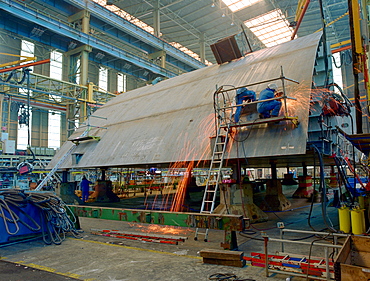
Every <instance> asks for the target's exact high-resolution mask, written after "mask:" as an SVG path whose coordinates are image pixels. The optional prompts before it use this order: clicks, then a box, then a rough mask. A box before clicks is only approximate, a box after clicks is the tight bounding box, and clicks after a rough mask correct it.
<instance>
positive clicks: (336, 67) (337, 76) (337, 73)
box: [332, 52, 343, 89]
mask: <svg viewBox="0 0 370 281" xmlns="http://www.w3.org/2000/svg"><path fill="white" fill-rule="evenodd" d="M340 54H341V53H340V52H339V53H334V54H333V59H332V62H333V67H332V68H333V80H334V83H337V84H338V86H339V87H340V88H341V89H343V79H342V69H341V67H340V65H341V58H340Z"/></svg>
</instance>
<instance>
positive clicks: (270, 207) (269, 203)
mask: <svg viewBox="0 0 370 281" xmlns="http://www.w3.org/2000/svg"><path fill="white" fill-rule="evenodd" d="M270 165H271V179H269V180H267V182H266V196H265V200H264V201H263V202H262V206H261V209H262V210H265V211H284V210H287V209H290V207H291V203H290V202H289V201H288V199H287V198H286V197H285V195H284V194H283V187H282V185H281V182H280V180H278V179H277V170H276V161H275V160H274V161H270Z"/></svg>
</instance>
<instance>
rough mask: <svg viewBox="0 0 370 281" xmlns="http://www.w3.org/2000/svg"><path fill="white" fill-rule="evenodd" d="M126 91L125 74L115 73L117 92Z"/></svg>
mask: <svg viewBox="0 0 370 281" xmlns="http://www.w3.org/2000/svg"><path fill="white" fill-rule="evenodd" d="M126 91H127V76H126V75H124V74H122V73H118V74H117V92H118V93H124V92H126Z"/></svg>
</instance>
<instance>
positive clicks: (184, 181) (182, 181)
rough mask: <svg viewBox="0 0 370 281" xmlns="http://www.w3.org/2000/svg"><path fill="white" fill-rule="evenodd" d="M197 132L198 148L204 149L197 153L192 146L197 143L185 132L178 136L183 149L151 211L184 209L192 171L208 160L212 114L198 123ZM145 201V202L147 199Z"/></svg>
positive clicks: (156, 196)
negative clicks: (173, 188)
mask: <svg viewBox="0 0 370 281" xmlns="http://www.w3.org/2000/svg"><path fill="white" fill-rule="evenodd" d="M197 130H198V132H197V134H196V135H197V138H198V139H199V142H200V147H204V148H205V149H204V151H199V147H198V146H197V147H195V146H194V145H192V144H193V143H197V141H194V140H189V137H188V134H187V132H184V133H183V134H182V135H180V136H178V139H179V140H182V141H183V148H182V149H181V150H180V151H178V153H177V155H176V158H177V159H179V160H178V161H177V162H175V163H173V164H172V165H171V166H170V168H169V169H168V172H167V178H168V182H167V184H166V185H164V187H163V189H162V196H161V197H160V196H159V195H158V194H157V195H155V197H154V200H153V203H152V209H154V208H155V206H159V209H160V210H168V208H169V207H168V206H170V210H171V211H175V212H179V211H183V210H184V209H186V206H185V205H184V201H185V196H186V192H187V189H188V186H189V183H190V180H191V177H192V170H193V168H195V167H199V166H201V165H202V164H204V162H205V161H206V160H204V159H207V158H209V157H207V155H210V151H211V147H210V139H209V137H210V136H211V135H212V134H214V130H215V126H214V114H209V115H208V116H207V117H206V118H204V119H203V120H202V121H201V122H200V123H199V126H198V129H197ZM205 142H206V143H205ZM176 184H177V189H176V192H175V194H173V192H172V188H171V187H172V186H174V185H176ZM147 196H148V194H147ZM145 201H147V198H146V199H145ZM157 201H158V202H157ZM159 201H160V202H159ZM146 206H147V208H148V207H149V208H150V206H148V204H146Z"/></svg>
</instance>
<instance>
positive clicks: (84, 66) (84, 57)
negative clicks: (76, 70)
mask: <svg viewBox="0 0 370 281" xmlns="http://www.w3.org/2000/svg"><path fill="white" fill-rule="evenodd" d="M68 21H69V22H72V23H74V22H78V23H80V24H81V31H82V32H84V33H86V34H88V33H89V32H90V12H88V11H87V10H82V11H80V12H78V13H76V14H74V15H72V16H69V17H68ZM91 50H92V48H91V46H88V45H84V46H80V47H78V48H76V49H74V50H71V51H68V52H67V53H66V54H67V55H75V54H77V53H79V55H80V85H87V83H88V73H89V53H90V52H91ZM81 99H82V100H83V101H81V102H80V114H79V115H80V116H79V117H80V124H81V123H82V122H84V121H85V119H86V118H87V116H86V115H87V103H86V101H87V93H86V92H85V91H83V92H82V93H81Z"/></svg>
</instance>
